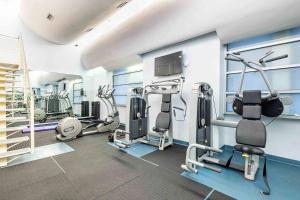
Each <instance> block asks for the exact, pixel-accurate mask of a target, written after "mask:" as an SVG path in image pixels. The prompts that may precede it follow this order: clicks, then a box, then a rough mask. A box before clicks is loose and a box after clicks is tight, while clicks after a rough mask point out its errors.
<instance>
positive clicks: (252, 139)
mask: <svg viewBox="0 0 300 200" xmlns="http://www.w3.org/2000/svg"><path fill="white" fill-rule="evenodd" d="M266 135H267V134H266V127H265V125H264V123H263V122H262V121H260V120H246V119H242V120H240V121H239V123H238V125H237V127H236V143H238V144H244V145H250V146H255V147H263V148H264V147H265V145H266V140H267V136H266Z"/></svg>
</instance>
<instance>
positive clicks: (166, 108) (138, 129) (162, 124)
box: [113, 77, 186, 150]
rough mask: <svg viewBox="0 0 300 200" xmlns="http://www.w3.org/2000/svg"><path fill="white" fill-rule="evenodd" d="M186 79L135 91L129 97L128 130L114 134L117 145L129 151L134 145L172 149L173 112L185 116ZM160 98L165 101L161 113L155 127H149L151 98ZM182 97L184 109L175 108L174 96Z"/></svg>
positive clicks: (171, 80)
mask: <svg viewBox="0 0 300 200" xmlns="http://www.w3.org/2000/svg"><path fill="white" fill-rule="evenodd" d="M184 80H185V79H184V77H180V78H175V79H168V80H163V81H153V82H152V83H151V84H149V85H146V86H145V87H144V88H133V89H131V90H130V92H129V95H128V103H127V116H128V118H127V122H126V130H125V131H124V130H120V129H118V130H116V131H115V132H114V138H113V141H114V144H115V145H116V146H118V147H120V148H127V147H129V146H130V145H131V144H132V143H136V142H140V143H145V144H149V145H153V146H157V147H158V149H159V150H164V149H165V148H166V147H168V146H171V145H173V124H172V123H173V122H172V109H173V111H174V110H179V111H182V113H183V115H184V117H183V118H185V115H186V102H185V100H184V98H183V97H182V87H183V83H184ZM152 94H159V95H161V97H162V103H161V109H160V112H159V113H158V115H157V117H156V122H155V126H154V127H153V129H152V131H150V126H149V110H150V107H151V106H150V105H149V101H148V97H149V95H152ZM175 94H179V95H180V100H181V101H182V103H183V105H184V108H179V107H173V106H172V95H175ZM173 113H174V112H173Z"/></svg>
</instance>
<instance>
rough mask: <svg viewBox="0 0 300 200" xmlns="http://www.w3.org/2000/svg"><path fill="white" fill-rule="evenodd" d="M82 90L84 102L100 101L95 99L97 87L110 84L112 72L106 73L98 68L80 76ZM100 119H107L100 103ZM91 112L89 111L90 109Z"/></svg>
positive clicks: (103, 107) (102, 104) (104, 108)
mask: <svg viewBox="0 0 300 200" xmlns="http://www.w3.org/2000/svg"><path fill="white" fill-rule="evenodd" d="M82 80H83V89H84V91H85V93H86V97H84V100H85V101H90V102H92V101H100V99H99V98H98V97H97V92H98V88H99V85H107V84H110V85H111V84H112V72H108V71H106V70H105V69H103V68H102V67H98V68H95V69H92V70H89V71H86V72H84V73H83V74H82ZM100 105H101V107H100V118H101V119H105V118H106V117H107V111H106V107H105V105H104V103H103V102H102V101H100ZM90 112H91V109H90Z"/></svg>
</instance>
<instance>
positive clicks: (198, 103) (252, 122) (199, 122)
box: [181, 52, 287, 195]
mask: <svg viewBox="0 0 300 200" xmlns="http://www.w3.org/2000/svg"><path fill="white" fill-rule="evenodd" d="M271 54H272V52H268V53H267V54H266V55H265V56H264V57H263V58H261V59H260V60H259V62H251V61H250V62H248V61H245V60H244V59H243V58H241V57H239V56H238V55H237V54H230V55H228V56H227V58H226V59H227V60H231V61H236V62H241V63H243V64H244V69H243V72H242V78H241V83H240V87H239V91H238V92H237V93H236V95H235V97H234V100H233V111H234V112H235V113H237V114H238V115H240V116H242V119H241V120H240V121H238V122H230V121H224V120H220V119H212V108H211V107H212V106H211V105H212V96H213V90H212V89H211V87H210V86H209V84H207V83H197V84H195V85H194V88H193V92H192V93H193V96H192V102H191V109H192V110H194V109H195V108H197V112H191V119H194V120H193V121H192V123H191V124H190V134H191V135H190V145H189V147H188V149H187V152H186V160H185V164H184V165H182V166H181V167H182V168H183V169H184V170H187V171H190V172H193V173H197V172H198V170H199V169H200V168H201V167H203V168H207V169H210V170H213V171H215V172H221V169H220V168H218V167H216V165H221V166H223V167H230V168H233V169H236V170H240V171H244V177H245V178H246V179H248V180H255V175H256V172H257V170H258V169H259V157H263V158H264V165H263V173H262V178H263V180H264V185H263V186H262V187H261V188H260V190H261V192H262V193H264V194H267V195H268V194H270V187H269V184H268V180H267V165H266V164H267V159H266V156H265V153H264V151H263V149H261V148H264V147H265V145H266V134H267V133H266V125H265V124H264V123H263V122H262V121H261V116H262V115H263V116H266V117H278V116H279V115H281V114H282V112H283V109H284V108H283V103H282V98H280V97H279V95H278V93H277V92H276V91H275V90H273V89H272V87H271V85H270V83H269V81H268V79H267V77H266V75H265V74H264V72H263V70H262V67H263V66H265V63H267V62H272V61H275V60H279V59H283V58H286V57H287V55H284V56H279V57H275V58H271V59H268V60H265V59H266V58H267V57H268V56H269V55H271ZM247 67H249V68H251V69H252V70H255V71H258V72H259V73H260V75H261V76H262V78H263V80H264V82H265V84H266V85H267V88H268V91H269V94H267V95H265V96H262V92H261V91H260V90H244V91H242V86H243V81H244V77H245V72H246V70H247ZM212 125H215V126H223V127H231V128H236V143H237V145H235V146H234V150H233V152H232V154H231V156H227V158H222V159H221V158H220V159H218V158H217V157H216V156H214V155H220V154H221V153H223V150H221V149H217V148H214V147H213V132H212ZM235 152H240V153H241V154H242V156H243V157H244V159H245V163H244V165H242V166H239V165H237V164H236V163H233V162H232V158H233V155H234V154H235ZM212 164H213V165H212Z"/></svg>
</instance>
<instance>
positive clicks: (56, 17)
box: [19, 0, 125, 44]
mask: <svg viewBox="0 0 300 200" xmlns="http://www.w3.org/2000/svg"><path fill="white" fill-rule="evenodd" d="M123 2H125V0H48V1H45V0H22V1H21V6H20V14H19V15H20V18H21V19H22V21H23V22H24V23H25V24H26V25H27V26H28V27H29V28H30V29H31V30H32V31H33V32H34V33H36V34H37V35H39V36H40V37H42V38H44V39H46V40H48V41H51V42H53V43H56V44H67V43H69V42H71V41H73V40H75V39H76V38H78V37H79V36H81V35H83V34H84V33H85V32H86V31H87V30H88V29H90V28H93V27H94V26H95V25H96V24H98V23H99V22H101V21H103V20H104V19H105V18H107V17H108V16H109V15H111V14H112V13H114V12H115V11H116V10H117V7H118V6H119V5H120V4H121V3H123Z"/></svg>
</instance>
